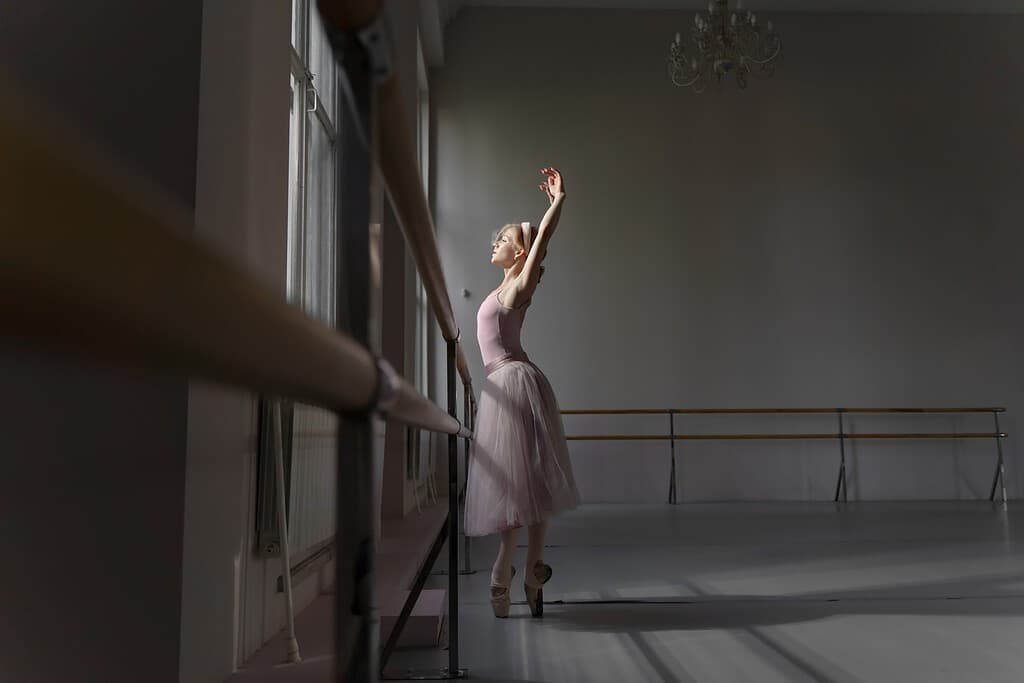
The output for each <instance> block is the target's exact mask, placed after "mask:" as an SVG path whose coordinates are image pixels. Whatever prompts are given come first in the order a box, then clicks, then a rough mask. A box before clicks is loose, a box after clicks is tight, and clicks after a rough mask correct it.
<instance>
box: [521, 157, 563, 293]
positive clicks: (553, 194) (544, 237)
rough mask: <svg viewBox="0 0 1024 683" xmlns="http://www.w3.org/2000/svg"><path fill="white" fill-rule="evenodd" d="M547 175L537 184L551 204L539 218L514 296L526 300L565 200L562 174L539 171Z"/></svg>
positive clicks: (544, 170)
mask: <svg viewBox="0 0 1024 683" xmlns="http://www.w3.org/2000/svg"><path fill="white" fill-rule="evenodd" d="M541 173H543V174H544V175H546V176H547V179H546V182H544V183H541V184H540V185H539V187H540V189H541V190H542V191H543V192H544V193H545V194H546V195H547V196H548V201H549V202H550V203H551V205H550V206H549V207H548V210H547V212H546V213H545V214H544V218H543V219H541V222H540V227H539V228H538V229H537V236H536V238H535V239H534V240H533V243H532V244H531V245H530V252H529V253H528V254H527V255H526V262H525V263H524V264H523V271H522V273H520V275H519V282H520V286H519V287H518V288H517V289H519V290H520V292H521V295H519V296H517V297H516V298H517V299H519V300H522V301H528V300H529V299H530V297H532V296H533V291H534V289H536V288H537V281H538V280H540V264H541V262H542V261H543V260H544V257H545V256H547V254H548V243H549V242H550V241H551V237H552V236H553V235H554V234H555V228H557V227H558V219H559V217H560V216H561V214H562V203H563V202H564V201H565V186H564V184H563V182H562V174H561V173H559V172H558V170H557V169H554V168H545V169H543V170H542V171H541Z"/></svg>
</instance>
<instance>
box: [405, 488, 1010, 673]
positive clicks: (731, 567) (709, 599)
mask: <svg viewBox="0 0 1024 683" xmlns="http://www.w3.org/2000/svg"><path fill="white" fill-rule="evenodd" d="M1021 510H1022V512H1024V507H1022V508H1021ZM1022 527H1024V514H1021V515H1019V514H1017V512H1016V510H1015V509H1014V507H1013V506H1011V511H1010V513H1004V512H1002V511H999V510H995V509H993V508H992V507H991V506H989V505H987V504H975V503H875V504H872V503H857V504H851V505H849V506H848V507H847V508H846V509H845V510H844V511H839V510H838V509H837V508H836V506H834V505H831V504H808V503H799V504H785V503H770V504H749V503H744V504H713V505H711V504H709V505H699V504H694V505H680V506H668V505H588V506H584V507H582V508H580V509H579V510H577V511H574V512H572V513H570V514H568V515H565V516H564V517H562V518H560V519H558V520H557V521H556V522H555V524H554V525H553V526H552V530H551V533H550V535H549V544H550V546H551V547H550V548H549V549H548V551H547V556H546V560H547V561H548V562H549V563H550V564H551V565H552V566H553V567H554V569H555V574H554V578H553V579H552V581H551V583H550V584H548V586H547V588H546V590H545V598H546V600H547V601H548V603H549V604H548V605H547V607H546V609H545V617H544V618H543V619H542V620H535V619H532V618H531V617H530V616H529V611H528V609H527V608H526V606H525V604H522V600H523V597H522V585H521V583H520V584H517V585H515V586H513V593H512V595H513V600H514V601H518V603H519V604H514V605H513V608H512V616H511V617H510V618H509V619H507V620H498V619H494V618H493V616H492V615H491V613H490V605H489V603H488V600H487V582H488V579H489V571H488V570H489V564H490V561H491V559H492V558H493V553H494V551H495V549H496V543H495V540H494V539H493V538H486V539H480V540H477V541H475V542H474V544H473V553H472V560H473V564H474V566H475V567H476V568H478V569H483V571H479V572H477V573H476V574H473V575H471V576H466V577H463V578H462V583H461V596H460V597H461V606H462V607H461V609H462V613H461V619H460V625H461V638H460V644H461V657H460V664H461V665H462V666H464V667H467V668H468V669H469V670H470V674H471V676H472V678H473V680H483V681H514V682H521V681H530V682H540V681H545V682H547V681H550V682H551V683H568V682H571V681H581V682H583V681H586V682H591V681H624V682H629V683H633V682H634V681H636V682H640V681H666V680H669V681H728V682H730V683H736V682H739V681H756V682H757V683H769V682H772V681H830V682H831V681H986V682H993V683H995V682H999V681H1014V682H1015V683H1016V682H1018V681H1021V680H1024V589H1022V587H1024V562H1022V560H1024V552H1022V550H1021V537H1022V536H1021V535H1022V533H1024V532H1022V531H1020V529H1021V528H1022ZM524 554H525V549H522V550H521V551H520V557H518V558H517V560H518V561H519V562H521V561H522V555H524ZM444 556H445V555H444V554H442V557H444ZM444 580H446V579H445V577H432V579H431V581H432V583H434V584H435V585H436V584H438V583H443V581H444ZM666 603H667V604H666ZM446 663H447V653H446V652H445V651H441V650H404V651H399V652H397V653H396V654H395V655H394V656H393V658H392V660H391V662H390V663H389V668H391V669H395V670H400V669H404V668H406V667H411V668H417V669H424V668H427V669H429V668H432V667H433V668H439V667H441V666H443V665H444V664H446Z"/></svg>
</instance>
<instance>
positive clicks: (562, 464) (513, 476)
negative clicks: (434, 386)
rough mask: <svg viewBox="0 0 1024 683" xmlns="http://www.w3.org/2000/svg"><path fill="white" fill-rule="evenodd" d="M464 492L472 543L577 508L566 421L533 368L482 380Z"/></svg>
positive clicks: (521, 365)
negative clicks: (477, 537)
mask: <svg viewBox="0 0 1024 683" xmlns="http://www.w3.org/2000/svg"><path fill="white" fill-rule="evenodd" d="M471 453H472V456H471V458H470V462H469V473H468V482H467V488H466V520H465V533H466V535H467V536H484V535H486V534H493V533H496V532H499V531H504V530H506V529H514V528H518V527H521V526H528V525H530V524H533V523H535V522H539V521H542V520H544V519H547V518H548V517H550V516H552V515H554V514H557V513H559V512H564V511H565V510H570V509H572V508H574V507H576V506H577V505H578V504H579V492H578V491H577V490H576V481H575V480H574V479H573V475H572V465H571V463H570V462H569V448H568V445H567V444H566V441H565V431H564V429H563V427H562V416H561V414H560V413H559V409H558V401H557V400H556V399H555V392H554V391H552V389H551V384H550V383H548V379H547V377H545V376H544V373H542V372H541V371H540V370H539V369H538V368H537V366H535V365H534V364H533V363H530V362H529V361H519V360H513V361H509V362H507V363H504V364H502V365H501V366H500V367H498V369H497V370H494V372H492V373H491V374H490V375H489V376H488V377H487V379H486V380H484V384H483V390H482V392H481V395H480V404H479V406H478V410H477V417H476V432H475V434H474V438H473V446H472V450H471Z"/></svg>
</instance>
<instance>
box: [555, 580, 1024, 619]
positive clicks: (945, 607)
mask: <svg viewBox="0 0 1024 683" xmlns="http://www.w3.org/2000/svg"><path fill="white" fill-rule="evenodd" d="M1022 582H1024V572H1014V573H1008V574H1004V575H998V576H990V577H985V578H983V579H973V580H971V579H969V580H962V579H955V580H950V581H936V582H924V583H917V584H901V585H899V586H893V587H888V588H862V589H856V590H848V591H824V592H815V593H805V594H799V595H781V596H765V595H707V594H700V593H701V591H699V590H695V591H694V592H695V593H697V594H696V595H693V596H683V597H681V596H679V595H672V596H664V597H661V598H657V597H647V598H644V599H643V600H642V601H638V603H640V604H637V603H634V602H632V601H630V600H628V599H624V598H621V597H620V596H617V595H615V594H614V593H612V592H608V593H606V594H605V595H603V596H602V597H599V598H597V599H595V600H592V601H578V602H573V601H569V602H566V603H562V604H560V603H559V601H557V600H555V601H552V603H551V607H550V608H549V609H548V610H547V611H546V612H545V615H544V620H545V623H546V624H548V625H550V626H552V627H554V628H558V629H564V630H567V631H592V632H601V633H623V632H638V631H673V630H693V629H699V630H705V629H737V628H750V627H758V626H776V625H781V624H794V623H800V622H808V621H818V620H822V619H828V618H830V617H836V616H850V615H919V616H993V617H995V616H1024V592H1021V591H1020V589H1019V588H1016V587H1013V588H1011V586H1019V585H1021V584H1022ZM605 600H606V601H608V602H604V601H605ZM616 600H622V602H619V603H616V602H612V601H616Z"/></svg>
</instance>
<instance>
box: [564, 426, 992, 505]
mask: <svg viewBox="0 0 1024 683" xmlns="http://www.w3.org/2000/svg"><path fill="white" fill-rule="evenodd" d="M1004 412H1006V408H1000V407H991V408H634V409H621V410H617V409H601V410H563V411H562V415H667V416H668V420H669V424H668V427H669V433H668V434H581V435H573V436H567V437H566V439H567V440H569V441H668V442H669V457H670V464H669V485H668V502H669V503H671V504H676V503H678V502H679V500H678V494H677V490H676V441H724V440H822V439H835V440H836V441H837V442H838V444H839V472H838V474H837V477H836V493H835V498H834V500H835V501H836V502H839V496H840V493H841V494H842V498H843V502H844V503H845V502H848V498H847V492H846V442H847V441H850V440H857V439H994V440H995V444H996V471H995V476H994V478H993V480H992V490H991V492H990V494H989V500H990V501H995V499H996V490H997V488H999V490H1000V491H1001V502H1002V505H1003V507H1004V508H1006V505H1007V501H1006V469H1005V463H1004V461H1003V439H1005V438H1006V437H1007V434H1006V432H1004V431H1002V430H1001V429H1000V427H999V414H1000V413H1004ZM911 413H912V414H968V413H991V414H992V418H993V420H994V424H995V431H992V432H874V433H851V432H848V431H847V426H848V424H847V423H846V422H845V420H844V418H845V416H847V415H857V414H862V415H864V414H873V415H883V414H911ZM676 415H835V416H836V421H837V431H835V432H827V433H820V432H819V433H805V432H799V433H785V434H783V433H767V434H765V433H758V434H742V433H731V434H687V433H679V432H677V431H676V421H675V416H676Z"/></svg>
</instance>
